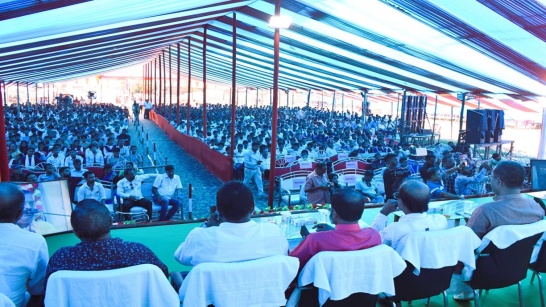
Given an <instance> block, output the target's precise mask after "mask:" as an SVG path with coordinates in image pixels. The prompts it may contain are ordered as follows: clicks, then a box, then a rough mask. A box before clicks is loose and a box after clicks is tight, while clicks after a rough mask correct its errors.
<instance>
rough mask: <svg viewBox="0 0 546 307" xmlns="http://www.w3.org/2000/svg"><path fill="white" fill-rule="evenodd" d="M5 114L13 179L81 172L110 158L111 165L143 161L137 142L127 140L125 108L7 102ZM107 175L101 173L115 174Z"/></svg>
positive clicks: (120, 166)
mask: <svg viewBox="0 0 546 307" xmlns="http://www.w3.org/2000/svg"><path fill="white" fill-rule="evenodd" d="M5 117H6V139H7V146H8V154H9V158H10V161H9V166H10V168H11V179H12V181H27V179H28V178H26V177H29V178H30V179H31V180H33V178H34V177H36V178H37V180H38V181H46V180H56V179H59V178H61V177H63V178H66V177H68V176H70V177H83V174H84V173H85V172H86V171H87V168H88V167H99V168H103V167H104V166H105V164H106V165H108V164H109V165H108V168H109V169H110V171H111V169H112V167H113V168H124V166H125V165H124V163H125V162H127V161H131V162H133V163H134V164H136V165H137V166H142V165H143V163H144V160H143V158H142V156H141V155H140V154H138V153H137V152H136V146H131V137H130V136H129V134H128V133H127V128H128V126H127V110H126V109H124V108H121V107H117V106H114V105H111V104H96V105H77V106H53V105H29V106H25V107H22V108H17V107H16V106H10V107H6V109H5ZM116 165H117V166H116ZM31 173H35V175H36V176H31V175H30V174H31ZM63 173H64V174H65V175H64V176H63ZM107 175H108V174H105V177H107V178H106V179H110V180H113V179H114V178H113V177H111V176H107ZM100 179H103V178H100Z"/></svg>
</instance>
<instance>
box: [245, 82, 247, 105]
mask: <svg viewBox="0 0 546 307" xmlns="http://www.w3.org/2000/svg"><path fill="white" fill-rule="evenodd" d="M245 107H248V86H247V87H246V91H245Z"/></svg>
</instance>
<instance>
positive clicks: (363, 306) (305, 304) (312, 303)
mask: <svg viewBox="0 0 546 307" xmlns="http://www.w3.org/2000/svg"><path fill="white" fill-rule="evenodd" d="M376 303H377V295H372V294H368V293H353V294H351V295H350V296H349V297H347V298H345V299H342V300H339V301H333V300H330V299H329V300H327V301H326V303H324V305H322V307H375V305H376ZM298 306H299V307H319V306H320V305H319V301H318V288H316V287H313V286H311V287H309V288H304V289H302V291H301V296H300V300H299V303H298Z"/></svg>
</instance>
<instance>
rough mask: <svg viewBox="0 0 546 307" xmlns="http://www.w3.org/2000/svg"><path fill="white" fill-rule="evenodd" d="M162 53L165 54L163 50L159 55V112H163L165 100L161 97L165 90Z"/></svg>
mask: <svg viewBox="0 0 546 307" xmlns="http://www.w3.org/2000/svg"><path fill="white" fill-rule="evenodd" d="M162 55H163V51H161V54H160V55H159V63H158V64H159V102H158V107H157V112H158V113H160V114H161V102H162V101H163V99H162V97H161V94H162V91H163V73H162V71H161V66H163V65H162V64H161V63H162V61H161V58H162Z"/></svg>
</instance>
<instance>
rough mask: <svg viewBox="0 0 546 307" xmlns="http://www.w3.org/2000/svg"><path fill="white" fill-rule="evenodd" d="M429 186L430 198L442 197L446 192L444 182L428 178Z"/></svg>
mask: <svg viewBox="0 0 546 307" xmlns="http://www.w3.org/2000/svg"><path fill="white" fill-rule="evenodd" d="M427 186H428V188H429V189H430V199H438V198H442V196H441V194H442V193H444V192H446V189H445V188H444V185H443V184H442V182H441V181H440V182H432V181H430V180H427Z"/></svg>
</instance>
